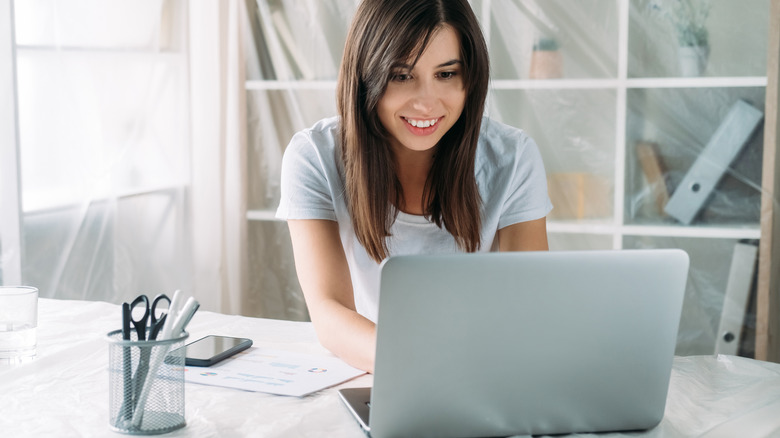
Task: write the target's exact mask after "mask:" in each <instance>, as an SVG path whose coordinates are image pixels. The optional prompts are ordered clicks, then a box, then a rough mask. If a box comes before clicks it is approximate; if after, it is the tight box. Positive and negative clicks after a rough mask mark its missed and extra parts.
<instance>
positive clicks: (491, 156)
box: [477, 117, 538, 166]
mask: <svg viewBox="0 0 780 438" xmlns="http://www.w3.org/2000/svg"><path fill="white" fill-rule="evenodd" d="M527 154H532V155H536V154H538V148H537V146H536V143H535V142H534V140H533V139H532V138H531V137H530V136H528V134H526V133H525V131H523V130H522V129H520V128H516V127H514V126H510V125H507V124H504V123H501V122H499V121H496V120H493V119H491V118H489V117H485V118H483V119H482V127H481V129H480V133H479V144H478V146H477V165H478V166H479V164H480V163H485V162H487V163H489V164H490V165H493V166H496V165H501V164H502V163H503V164H505V165H506V164H509V163H508V162H509V161H514V160H513V158H514V159H520V158H522V157H523V156H526V155H527Z"/></svg>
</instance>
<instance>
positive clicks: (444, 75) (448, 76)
mask: <svg viewBox="0 0 780 438" xmlns="http://www.w3.org/2000/svg"><path fill="white" fill-rule="evenodd" d="M457 74H458V73H457V72H454V71H443V72H441V73H439V77H440V78H442V79H452V78H454V77H455V76H456V75H457Z"/></svg>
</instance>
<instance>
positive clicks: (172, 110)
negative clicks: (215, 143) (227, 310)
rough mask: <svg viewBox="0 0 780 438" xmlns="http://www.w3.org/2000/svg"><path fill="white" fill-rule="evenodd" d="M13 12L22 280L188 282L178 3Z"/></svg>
mask: <svg viewBox="0 0 780 438" xmlns="http://www.w3.org/2000/svg"><path fill="white" fill-rule="evenodd" d="M14 21H15V26H16V32H15V37H16V41H15V55H16V56H15V60H16V67H17V69H16V88H17V97H18V105H17V108H16V111H17V116H18V126H19V151H20V153H19V155H20V157H19V163H20V164H19V171H20V172H19V173H20V182H21V184H20V185H21V189H20V193H21V213H20V214H19V216H20V217H21V233H20V235H21V245H20V246H21V252H22V254H23V256H22V281H23V282H24V283H26V284H29V285H33V286H37V287H38V288H39V290H40V293H41V296H42V297H56V298H62V299H85V300H102V301H110V302H122V301H125V300H128V299H131V298H132V297H134V296H135V295H137V294H140V293H147V294H157V293H171V292H173V290H175V289H182V290H191V289H192V288H193V286H192V275H191V272H192V264H191V262H190V258H189V254H190V252H191V251H190V250H189V242H190V239H189V232H190V231H189V230H190V229H191V228H190V220H189V215H188V212H189V209H188V198H187V197H188V194H189V190H188V187H189V185H190V171H189V166H188V163H189V135H190V134H189V130H188V127H189V115H188V86H187V83H188V82H187V80H188V57H187V51H186V47H187V46H186V39H185V32H186V29H187V26H186V25H187V23H186V3H184V2H182V1H179V0H156V1H154V0H150V1H146V2H142V3H138V2H132V1H127V0H108V1H98V0H69V1H65V2H60V1H54V0H48V1H47V0H38V1H17V2H15V13H14ZM3 61H4V62H5V60H3ZM3 177H4V178H5V177H6V176H5V175H3ZM4 251H5V249H4ZM5 255H6V254H4V256H5Z"/></svg>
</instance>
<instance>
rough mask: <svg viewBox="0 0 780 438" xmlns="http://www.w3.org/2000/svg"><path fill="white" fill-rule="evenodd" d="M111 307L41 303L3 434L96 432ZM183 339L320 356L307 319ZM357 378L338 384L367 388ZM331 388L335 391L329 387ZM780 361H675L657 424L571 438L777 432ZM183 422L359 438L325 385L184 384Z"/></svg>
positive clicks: (245, 432)
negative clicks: (261, 388)
mask: <svg viewBox="0 0 780 438" xmlns="http://www.w3.org/2000/svg"><path fill="white" fill-rule="evenodd" d="M120 313H121V312H120V307H119V306H117V305H113V304H108V303H104V302H80V301H62V300H51V299H42V300H40V306H39V325H38V358H37V359H36V360H35V361H34V362H31V363H28V364H24V365H21V366H15V367H9V366H3V367H0V406H3V415H2V416H0V429H1V430H3V435H4V436H11V437H17V436H24V437H48V436H58V437H93V436H94V437H102V436H108V435H110V434H111V432H110V431H109V425H108V417H109V415H108V342H107V341H106V339H105V336H106V334H107V333H108V332H109V331H112V330H116V329H118V328H119V325H120ZM188 331H189V333H190V338H191V339H197V338H199V337H201V336H205V335H208V334H214V333H218V334H224V335H228V336H239V337H249V338H250V339H252V340H253V341H254V344H255V345H256V346H260V347H267V348H273V349H283V350H290V351H295V352H304V353H309V354H322V355H329V354H330V353H328V352H327V351H325V350H324V349H323V348H322V346H320V345H319V343H318V342H317V340H316V336H315V334H314V330H313V327H312V326H311V324H310V323H305V322H292V321H279V320H267V319H257V318H247V317H241V316H227V315H222V314H217V313H211V312H204V311H199V312H197V313H196V314H195V317H194V318H193V320H192V322H191V324H190V325H189V326H188ZM371 383H372V376H370V375H364V376H362V377H358V378H357V379H354V380H352V381H349V382H347V383H344V384H343V385H342V386H343V387H346V386H354V387H358V386H370V385H371ZM337 388H338V387H337ZM778 393H780V365H778V364H773V363H768V362H761V361H755V360H752V359H746V358H740V357H735V356H717V357H713V356H692V357H677V358H675V361H674V367H673V370H672V376H671V383H670V389H669V395H668V398H667V404H666V411H665V414H664V419H663V420H662V422H661V423H660V424H659V425H658V426H657V427H656V428H654V429H651V430H649V431H647V432H645V433H625V434H623V433H616V434H598V435H596V434H580V435H572V436H580V437H594V438H595V437H597V436H598V437H610V438H613V437H614V438H617V437H636V436H646V437H659V438H660V437H664V438H683V437H685V438H689V437H703V438H705V437H706V438H716V437H718V438H721V437H723V438H725V437H729V438H731V437H737V436H739V437H742V436H745V437H770V436H777V434H778V433H780V415H778V414H780V402H778V399H777V394H778ZM185 418H186V421H187V426H186V427H185V428H184V429H181V430H179V431H176V432H172V433H170V434H166V436H176V437H178V436H192V437H224V436H230V437H242V436H247V437H250V436H251V437H265V438H273V437H279V438H287V437H293V436H294V437H323V436H327V437H340V438H349V437H354V438H360V437H363V436H364V435H363V433H362V432H361V430H360V427H359V426H358V424H357V422H356V421H355V420H354V419H353V418H352V417H351V415H350V414H349V412H348V411H347V409H346V408H345V407H344V406H343V405H342V403H341V401H340V400H339V398H338V395H337V393H336V391H335V389H333V388H330V389H326V390H322V391H319V392H316V393H314V394H311V395H309V396H306V397H302V398H297V397H284V396H275V395H270V394H263V393H256V392H248V391H239V390H235V389H229V388H218V387H212V386H204V385H196V384H185Z"/></svg>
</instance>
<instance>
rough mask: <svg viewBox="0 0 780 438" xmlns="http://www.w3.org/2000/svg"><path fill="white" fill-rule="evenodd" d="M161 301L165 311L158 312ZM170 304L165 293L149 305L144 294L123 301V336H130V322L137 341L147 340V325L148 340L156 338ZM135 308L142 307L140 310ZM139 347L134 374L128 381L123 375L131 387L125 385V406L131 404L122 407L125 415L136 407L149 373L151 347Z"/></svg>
mask: <svg viewBox="0 0 780 438" xmlns="http://www.w3.org/2000/svg"><path fill="white" fill-rule="evenodd" d="M162 301H165V302H166V303H167V304H166V308H165V311H164V312H163V311H160V312H158V310H157V306H158V305H159V304H160V302H162ZM170 306H171V300H170V298H168V296H167V295H165V294H160V295H157V296H156V297H155V298H154V300H153V301H152V303H151V305H150V304H149V297H147V296H146V295H139V296H138V297H137V298H136V299H134V300H133V302H132V303H130V304H129V305H128V304H127V303H125V305H124V306H123V312H122V319H123V321H122V324H123V330H126V332H125V333H126V334H125V335H124V336H125V337H126V338H129V337H130V331H131V327H130V325H131V324H132V326H133V327H134V328H135V331H136V333H137V335H138V340H139V341H146V340H147V333H146V332H147V326H148V331H149V336H148V340H154V339H157V335H158V334H159V333H160V330H161V329H162V327H163V324H165V319H166V317H167V316H168V310H169V308H170ZM136 309H142V311H138V310H136ZM139 349H140V350H141V354H140V358H139V361H138V367H137V368H136V370H135V376H133V377H132V379H131V381H130V382H128V380H127V375H125V385H127V383H131V385H130V388H132V389H130V390H128V386H125V406H127V405H128V404H129V406H131V409H127V408H126V407H125V406H123V407H122V411H121V412H123V413H124V414H125V415H124V416H125V417H126V416H127V415H132V412H134V411H135V410H136V409H138V406H137V403H138V397H139V396H140V394H141V390H142V388H143V386H144V382H145V381H146V379H147V374H148V373H149V359H150V356H151V354H152V350H151V349H152V347H139ZM126 364H127V362H126ZM126 366H127V365H126ZM127 369H129V367H127V368H125V373H126V372H127Z"/></svg>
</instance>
